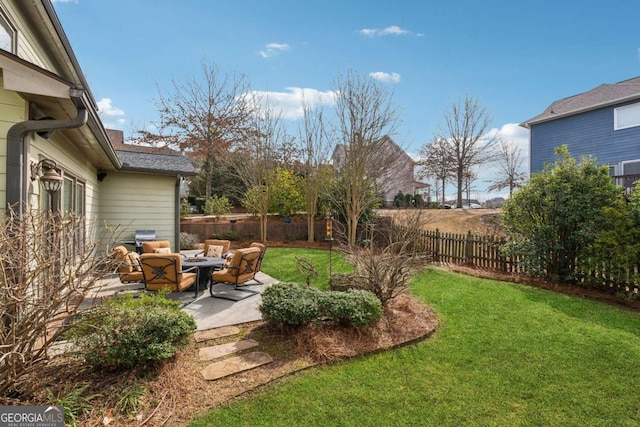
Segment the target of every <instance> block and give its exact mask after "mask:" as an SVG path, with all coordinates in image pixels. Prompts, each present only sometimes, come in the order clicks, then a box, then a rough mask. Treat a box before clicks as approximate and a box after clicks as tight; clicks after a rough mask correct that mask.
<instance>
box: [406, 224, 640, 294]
mask: <svg viewBox="0 0 640 427" xmlns="http://www.w3.org/2000/svg"><path fill="white" fill-rule="evenodd" d="M394 227H399V228H402V226H399V225H394ZM504 243H506V240H504V239H502V238H499V237H497V236H494V235H477V234H473V233H471V231H469V232H468V233H467V234H466V235H465V234H456V233H444V232H441V231H440V230H439V229H436V230H423V231H421V232H420V233H419V234H418V235H417V236H415V238H414V247H413V249H414V250H415V251H417V252H426V253H429V254H430V255H431V259H433V260H434V261H435V262H442V263H452V264H469V265H473V266H476V267H480V268H484V269H488V270H496V271H500V272H503V273H519V274H526V273H527V272H526V269H525V266H524V265H523V263H522V262H521V261H522V260H521V259H518V258H513V257H512V256H507V255H505V254H504V253H502V251H501V250H500V247H501V246H502V245H503V244H504ZM555 255H557V254H555ZM552 256H553V254H552ZM574 269H575V271H576V273H577V277H581V280H580V283H579V285H581V286H587V287H595V288H600V289H603V290H607V291H610V292H622V293H627V294H636V295H637V294H639V293H640V287H639V284H638V278H639V276H640V265H638V264H637V263H631V264H630V265H627V266H614V265H604V264H599V265H595V266H594V265H593V263H589V261H588V260H582V259H576V260H575V265H574Z"/></svg>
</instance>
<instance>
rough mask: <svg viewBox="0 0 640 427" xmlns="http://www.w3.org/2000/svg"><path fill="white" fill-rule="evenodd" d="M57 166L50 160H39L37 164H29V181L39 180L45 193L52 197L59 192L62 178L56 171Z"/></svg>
mask: <svg viewBox="0 0 640 427" xmlns="http://www.w3.org/2000/svg"><path fill="white" fill-rule="evenodd" d="M57 169H58V164H57V163H56V162H54V161H53V160H50V159H43V160H40V161H39V162H38V163H33V162H32V163H31V180H32V181H35V180H36V179H38V178H40V185H42V188H44V189H45V190H46V191H47V193H49V194H51V195H53V194H55V193H57V192H58V191H60V188H61V187H62V181H63V178H62V177H61V176H60V174H59V173H58V171H57Z"/></svg>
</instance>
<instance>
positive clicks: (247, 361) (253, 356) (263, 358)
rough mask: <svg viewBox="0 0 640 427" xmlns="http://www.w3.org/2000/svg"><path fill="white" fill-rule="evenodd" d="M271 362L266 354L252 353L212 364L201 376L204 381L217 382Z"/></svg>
mask: <svg viewBox="0 0 640 427" xmlns="http://www.w3.org/2000/svg"><path fill="white" fill-rule="evenodd" d="M271 362H273V359H272V358H271V356H269V355H268V354H267V353H263V352H261V351H254V352H252V353H247V354H241V355H239V356H236V357H231V358H229V359H225V360H221V361H220V362H215V363H212V364H211V365H209V366H207V367H206V368H204V369H203V370H202V376H203V378H204V379H205V380H209V381H211V380H217V379H220V378H223V377H226V376H227V375H233V374H237V373H238V372H242V371H248V370H249V369H253V368H257V367H258V366H261V365H264V364H267V363H271Z"/></svg>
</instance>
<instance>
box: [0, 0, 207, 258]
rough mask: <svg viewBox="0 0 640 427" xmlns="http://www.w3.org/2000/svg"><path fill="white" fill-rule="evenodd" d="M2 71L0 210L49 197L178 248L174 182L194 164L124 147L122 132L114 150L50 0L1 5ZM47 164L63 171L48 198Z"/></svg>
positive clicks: (127, 233)
mask: <svg viewBox="0 0 640 427" xmlns="http://www.w3.org/2000/svg"><path fill="white" fill-rule="evenodd" d="M105 60H106V59H105ZM0 70H1V72H2V75H1V78H0V165H1V166H0V203H1V204H2V205H1V207H2V208H5V207H8V206H11V207H13V208H14V209H17V210H19V211H20V212H24V211H25V210H26V209H38V210H45V209H47V208H48V207H49V204H51V207H52V208H53V209H54V210H58V211H60V212H68V211H71V212H75V213H76V214H77V215H80V216H83V217H85V218H86V219H87V224H91V223H93V222H96V223H98V224H101V223H105V222H106V223H109V224H113V225H115V224H119V225H121V226H122V227H123V229H124V233H123V235H122V237H123V238H124V239H132V238H133V235H134V231H135V230H136V229H155V230H156V231H157V237H158V238H159V239H166V240H171V242H172V246H173V247H174V248H177V245H178V242H179V240H178V239H179V197H178V191H177V189H179V187H180V183H181V181H182V177H183V176H185V175H194V174H195V171H194V169H193V167H192V166H191V165H190V164H189V163H188V161H187V160H186V159H185V158H183V157H181V156H176V155H174V154H172V155H168V154H167V153H161V152H151V151H150V152H136V151H131V150H130V149H129V147H128V146H125V145H123V144H120V142H121V140H122V137H121V134H120V137H119V140H117V141H115V147H114V144H112V141H111V140H110V137H109V132H108V131H107V130H106V129H105V128H104V125H103V124H102V122H101V120H100V118H99V116H98V108H97V104H96V101H95V99H94V98H93V95H92V94H91V91H90V89H89V86H88V84H87V81H86V79H85V77H84V75H83V73H82V70H81V69H80V65H79V64H78V61H77V58H76V57H75V55H74V53H73V50H72V48H71V45H70V44H69V41H68V39H67V37H66V35H65V33H64V31H63V29H62V26H61V24H60V22H59V20H58V17H57V15H56V13H55V11H54V8H53V5H52V3H51V1H50V0H33V1H28V2H27V1H23V0H3V1H2V2H1V3H0ZM116 134H117V132H116ZM112 135H114V134H112ZM116 139H118V138H117V137H116ZM52 161H53V162H55V164H54V163H52ZM38 164H39V165H42V166H45V167H44V168H42V169H40V170H38V168H37V167H35V166H37V165H38ZM47 171H49V172H56V173H57V174H58V175H59V176H61V178H62V187H61V188H60V190H59V191H57V192H55V193H53V195H52V197H48V194H47V192H46V191H44V190H43V188H42V186H41V185H39V182H44V180H43V179H42V178H43V175H44V173H45V172H47Z"/></svg>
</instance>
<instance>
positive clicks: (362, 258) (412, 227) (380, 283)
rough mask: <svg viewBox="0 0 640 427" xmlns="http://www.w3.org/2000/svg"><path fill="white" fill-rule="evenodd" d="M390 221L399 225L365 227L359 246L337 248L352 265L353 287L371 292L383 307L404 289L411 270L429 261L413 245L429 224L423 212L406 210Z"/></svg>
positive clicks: (427, 257)
mask: <svg viewBox="0 0 640 427" xmlns="http://www.w3.org/2000/svg"><path fill="white" fill-rule="evenodd" d="M394 221H397V222H398V223H399V224H400V225H402V226H401V227H396V226H395V225H394V224H395V223H394V222H393V221H392V222H390V223H389V224H387V225H386V226H385V227H384V228H383V227H378V226H376V225H367V229H366V232H365V236H366V237H367V238H366V239H364V244H363V246H354V247H351V248H349V247H344V248H339V250H341V251H343V252H344V253H345V255H346V256H345V260H347V261H348V262H351V263H352V264H353V265H354V275H353V276H351V277H349V280H350V281H351V282H352V284H353V287H357V288H359V289H366V290H368V291H370V292H373V293H374V294H375V295H376V296H377V297H378V298H379V299H380V301H381V302H382V304H383V305H384V306H386V305H387V303H388V302H389V301H390V300H392V299H394V298H396V297H397V296H398V295H400V294H402V293H404V292H405V291H406V290H407V284H408V282H409V279H410V278H411V274H412V271H413V267H414V266H415V265H416V264H419V263H421V262H424V261H425V260H428V259H429V254H427V253H424V252H420V251H419V250H417V249H416V245H415V244H414V241H415V236H416V235H417V234H418V233H419V231H420V230H421V229H422V228H423V227H424V225H425V224H426V223H427V222H428V221H429V217H428V216H427V215H426V214H425V213H424V211H423V210H419V209H417V210H411V211H406V212H405V213H404V214H403V215H402V216H399V217H397V218H395V219H394ZM377 227H378V228H377Z"/></svg>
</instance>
